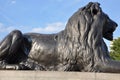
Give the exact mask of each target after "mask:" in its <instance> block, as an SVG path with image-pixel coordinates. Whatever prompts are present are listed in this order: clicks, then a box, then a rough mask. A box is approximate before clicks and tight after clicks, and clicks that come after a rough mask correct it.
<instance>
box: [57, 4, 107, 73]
mask: <svg viewBox="0 0 120 80" xmlns="http://www.w3.org/2000/svg"><path fill="white" fill-rule="evenodd" d="M96 9H97V10H96ZM97 11H98V13H97ZM99 11H101V8H100V7H99V4H97V5H96V4H92V3H89V4H88V6H87V7H83V8H80V9H79V10H78V11H77V12H76V13H75V14H73V16H72V17H71V18H70V19H69V21H68V23H67V25H66V28H65V30H64V31H63V32H61V33H60V34H59V35H62V36H59V37H58V38H59V42H60V44H59V45H58V47H59V48H58V51H59V52H61V53H64V54H62V55H61V56H62V57H64V58H69V59H70V62H73V63H74V62H76V64H77V65H79V66H78V67H79V68H81V69H79V70H82V69H83V68H84V69H83V70H84V71H96V70H98V69H96V65H97V63H96V62H97V61H101V62H104V60H105V57H106V56H107V57H109V55H108V49H107V47H106V44H105V43H104V40H103V34H102V32H103V25H104V24H105V22H104V20H102V19H101V17H102V13H100V12H99Z"/></svg>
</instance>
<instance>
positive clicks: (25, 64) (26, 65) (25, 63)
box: [19, 58, 47, 71]
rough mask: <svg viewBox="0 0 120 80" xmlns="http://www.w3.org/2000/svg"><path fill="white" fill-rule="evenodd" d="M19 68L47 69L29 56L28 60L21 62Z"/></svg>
mask: <svg viewBox="0 0 120 80" xmlns="http://www.w3.org/2000/svg"><path fill="white" fill-rule="evenodd" d="M19 69H20V70H41V71H43V70H44V71H46V70H47V69H46V68H45V66H43V65H41V64H39V63H38V62H36V61H34V60H32V59H29V58H28V59H27V60H26V61H23V62H21V63H20V64H19Z"/></svg>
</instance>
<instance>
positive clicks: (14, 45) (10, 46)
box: [0, 30, 23, 61]
mask: <svg viewBox="0 0 120 80" xmlns="http://www.w3.org/2000/svg"><path fill="white" fill-rule="evenodd" d="M22 40H23V37H22V33H21V32H20V31H18V30H14V31H12V32H11V33H10V34H8V36H6V37H5V38H4V39H3V41H2V42H1V43H0V61H2V60H6V61H9V60H10V58H11V59H12V57H11V55H14V54H17V51H18V50H19V49H20V47H21V45H22ZM15 56H16V55H15Z"/></svg>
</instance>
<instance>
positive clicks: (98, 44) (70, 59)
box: [0, 2, 120, 72]
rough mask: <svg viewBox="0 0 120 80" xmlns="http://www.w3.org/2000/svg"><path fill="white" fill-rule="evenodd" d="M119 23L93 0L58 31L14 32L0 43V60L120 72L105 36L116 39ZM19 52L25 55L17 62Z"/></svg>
mask: <svg viewBox="0 0 120 80" xmlns="http://www.w3.org/2000/svg"><path fill="white" fill-rule="evenodd" d="M116 26H117V24H116V23H115V22H114V21H112V20H111V19H110V18H109V17H108V16H107V15H106V14H105V13H104V12H102V10H101V8H100V6H99V4H98V3H92V2H91V3H89V4H88V5H87V6H85V7H83V8H80V9H79V10H78V11H77V12H76V13H74V14H73V15H72V17H71V18H70V19H69V20H68V23H67V24H66V28H65V30H63V31H61V32H59V33H57V34H39V33H27V34H22V33H21V32H20V31H18V30H15V31H13V32H11V33H10V34H9V35H8V36H7V37H6V38H5V39H4V40H3V41H2V42H1V43H0V60H1V61H4V60H5V61H6V63H7V64H17V65H18V67H19V68H13V69H33V70H49V71H51V70H53V71H87V72H88V71H89V72H120V62H117V61H112V60H111V59H110V57H109V52H108V49H107V46H106V44H105V42H104V40H103V37H104V38H106V39H108V40H112V39H113V31H114V30H115V28H116ZM4 46H6V48H5V47H4ZM18 51H19V52H18ZM7 52H8V53H9V54H7ZM18 53H19V55H20V54H24V55H22V57H18V58H17V60H18V61H19V62H16V61H15V62H14V60H15V59H16V58H13V56H14V54H16V55H18ZM11 55H12V57H11ZM6 56H7V57H6ZM23 57H25V58H24V59H23ZM11 58H12V61H11ZM21 58H22V59H21ZM1 64H2V65H4V64H3V63H1ZM115 65H116V66H115ZM2 69H3V66H2ZM5 69H7V67H5Z"/></svg>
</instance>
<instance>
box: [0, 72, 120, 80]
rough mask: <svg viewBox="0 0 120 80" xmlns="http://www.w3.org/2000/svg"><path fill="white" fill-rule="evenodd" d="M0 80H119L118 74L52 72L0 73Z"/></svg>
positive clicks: (119, 75)
mask: <svg viewBox="0 0 120 80" xmlns="http://www.w3.org/2000/svg"><path fill="white" fill-rule="evenodd" d="M0 80H120V74H115V73H87V72H52V71H0Z"/></svg>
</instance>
